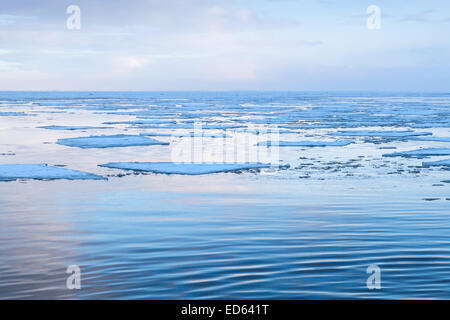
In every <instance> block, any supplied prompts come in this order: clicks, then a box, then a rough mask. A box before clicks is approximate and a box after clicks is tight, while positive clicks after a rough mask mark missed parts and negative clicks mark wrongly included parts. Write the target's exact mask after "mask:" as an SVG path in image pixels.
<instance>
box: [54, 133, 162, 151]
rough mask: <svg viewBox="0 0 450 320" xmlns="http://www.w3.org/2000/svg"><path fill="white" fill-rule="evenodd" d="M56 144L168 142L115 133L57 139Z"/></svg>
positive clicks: (87, 145) (105, 145)
mask: <svg viewBox="0 0 450 320" xmlns="http://www.w3.org/2000/svg"><path fill="white" fill-rule="evenodd" d="M56 143H57V144H61V145H65V146H69V147H79V148H83V149H86V148H113V147H131V146H151V145H168V144H169V143H168V142H162V141H158V140H155V139H152V138H145V137H142V136H134V135H124V134H117V135H111V136H105V135H102V136H88V137H78V138H65V139H58V141H57V142H56Z"/></svg>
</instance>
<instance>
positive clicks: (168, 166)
mask: <svg viewBox="0 0 450 320" xmlns="http://www.w3.org/2000/svg"><path fill="white" fill-rule="evenodd" d="M100 166H101V167H107V168H114V169H122V170H132V171H144V172H153V173H164V174H182V175H200V174H210V173H219V172H235V171H242V170H251V169H262V168H270V167H272V166H273V165H272V164H270V163H251V162H248V163H176V162H110V163H106V164H102V165H100ZM282 167H283V168H288V167H289V165H283V166H282Z"/></svg>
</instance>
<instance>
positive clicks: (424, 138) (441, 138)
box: [408, 137, 450, 142]
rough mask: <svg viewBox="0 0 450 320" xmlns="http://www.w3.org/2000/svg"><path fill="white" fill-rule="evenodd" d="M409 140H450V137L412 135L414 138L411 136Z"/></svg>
mask: <svg viewBox="0 0 450 320" xmlns="http://www.w3.org/2000/svg"><path fill="white" fill-rule="evenodd" d="M408 140H415V141H434V142H450V137H412V138H409V139H408Z"/></svg>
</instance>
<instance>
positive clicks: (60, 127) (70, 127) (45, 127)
mask: <svg viewBox="0 0 450 320" xmlns="http://www.w3.org/2000/svg"><path fill="white" fill-rule="evenodd" d="M37 128H39V129H48V130H68V131H73V130H94V129H111V127H93V126H42V127H37Z"/></svg>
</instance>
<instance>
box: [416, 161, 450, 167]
mask: <svg viewBox="0 0 450 320" xmlns="http://www.w3.org/2000/svg"><path fill="white" fill-rule="evenodd" d="M422 166H424V167H434V166H436V167H438V166H445V167H450V159H445V160H440V161H430V162H423V163H422Z"/></svg>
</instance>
